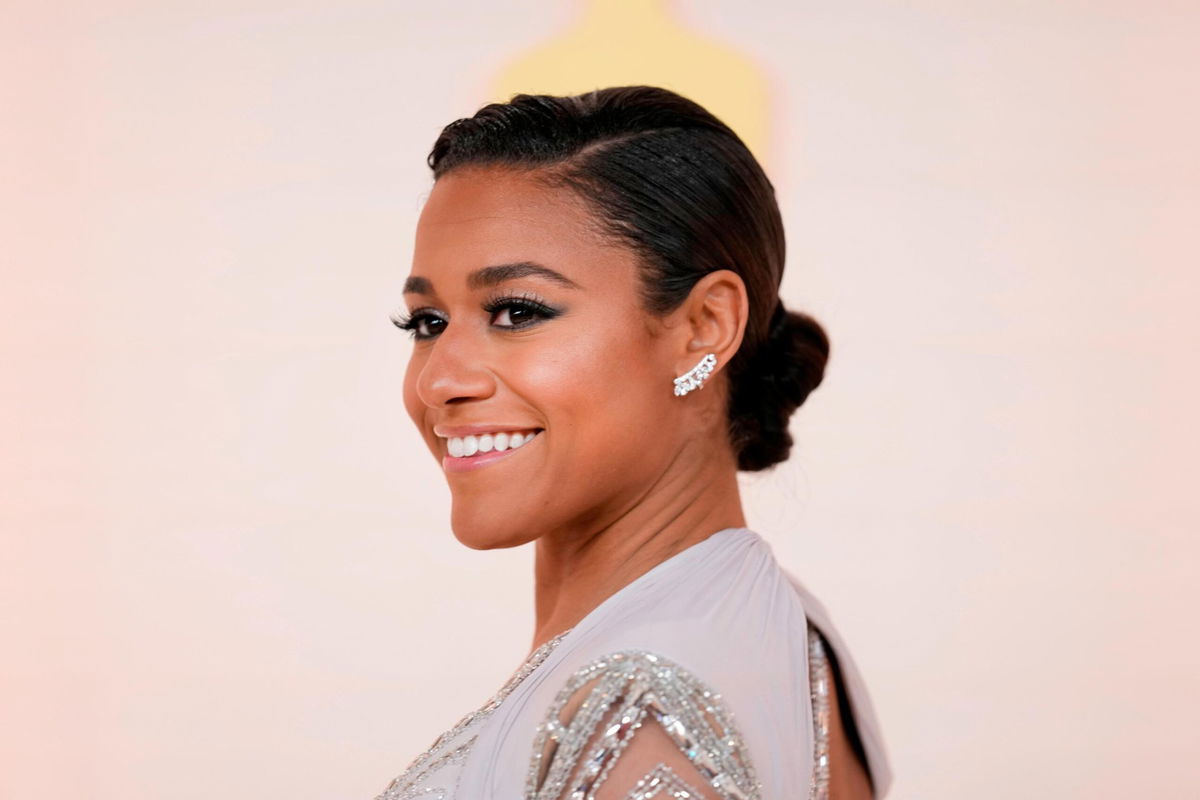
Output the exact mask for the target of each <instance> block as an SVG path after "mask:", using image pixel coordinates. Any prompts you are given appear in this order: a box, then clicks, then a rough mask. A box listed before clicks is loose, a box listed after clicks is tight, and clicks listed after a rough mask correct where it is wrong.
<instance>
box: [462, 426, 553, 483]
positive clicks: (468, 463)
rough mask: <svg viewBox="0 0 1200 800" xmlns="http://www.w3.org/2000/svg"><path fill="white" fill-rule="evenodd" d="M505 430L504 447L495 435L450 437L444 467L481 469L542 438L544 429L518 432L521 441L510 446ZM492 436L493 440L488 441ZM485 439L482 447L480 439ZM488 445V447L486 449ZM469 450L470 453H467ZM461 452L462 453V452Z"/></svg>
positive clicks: (502, 435)
mask: <svg viewBox="0 0 1200 800" xmlns="http://www.w3.org/2000/svg"><path fill="white" fill-rule="evenodd" d="M505 435H506V434H505V433H504V432H500V433H499V437H501V442H502V443H504V444H505V445H506V446H505V447H503V448H497V447H496V441H495V435H493V434H487V433H485V434H482V435H480V436H478V437H476V436H473V435H471V434H468V435H467V436H465V437H461V438H459V437H450V438H449V439H448V440H447V449H448V451H449V452H448V453H447V454H446V455H445V456H443V457H442V468H443V469H444V470H445V471H446V472H466V471H469V470H474V469H480V468H482V467H485V466H488V465H490V464H493V463H495V462H497V461H501V460H503V459H506V458H511V457H513V456H514V455H515V454H516V453H517V451H518V450H524V449H526V448H527V447H528V446H529V445H530V443H533V442H535V441H536V440H537V439H539V438H541V436H542V431H541V429H540V428H535V429H533V430H532V431H530V432H529V433H528V434H521V433H518V434H517V435H518V436H519V437H520V439H519V441H520V442H521V443H520V444H518V445H517V446H516V447H512V446H508V444H507V442H504V440H503V437H504V436H505ZM488 438H491V439H492V441H490V442H489V441H487V439H488ZM481 439H482V440H484V447H480V441H479V440H481ZM485 447H486V449H484V448H485ZM451 448H453V449H451ZM467 451H469V452H470V454H469V455H468V454H467ZM460 453H461V454H460Z"/></svg>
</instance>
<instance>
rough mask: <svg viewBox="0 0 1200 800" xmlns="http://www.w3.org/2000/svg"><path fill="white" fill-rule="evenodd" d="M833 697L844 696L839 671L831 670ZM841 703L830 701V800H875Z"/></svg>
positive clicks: (831, 694) (831, 693)
mask: <svg viewBox="0 0 1200 800" xmlns="http://www.w3.org/2000/svg"><path fill="white" fill-rule="evenodd" d="M829 672H830V683H831V684H832V685H831V687H830V688H831V690H832V691H831V692H830V696H831V700H832V699H833V698H839V697H842V696H843V695H844V690H843V688H842V686H841V685H840V682H839V679H838V675H837V670H835V669H830V671H829ZM841 706H842V703H841V702H837V701H834V702H830V704H829V800H872V798H873V797H874V795H873V793H872V790H871V779H870V778H869V777H868V775H867V769H866V766H865V765H864V764H863V762H862V759H861V757H860V756H859V753H858V751H857V750H856V748H855V747H854V745H853V744H852V743H851V736H850V733H849V732H848V731H847V730H846V725H845V721H844V720H843V719H842V709H841Z"/></svg>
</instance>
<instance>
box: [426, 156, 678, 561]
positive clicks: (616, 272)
mask: <svg viewBox="0 0 1200 800" xmlns="http://www.w3.org/2000/svg"><path fill="white" fill-rule="evenodd" d="M639 281H640V278H639V273H638V261H637V257H636V256H635V255H634V253H633V252H632V251H630V250H629V249H627V248H625V247H622V246H619V245H616V244H613V243H611V242H605V241H604V240H603V239H601V238H600V236H599V235H598V234H597V233H596V232H595V227H594V222H593V220H592V217H591V216H590V212H589V211H588V209H587V208H586V207H585V206H584V205H583V203H582V201H581V200H580V199H579V198H577V197H576V196H575V195H573V194H572V193H571V192H569V191H568V190H565V189H549V188H546V187H544V186H542V185H541V184H539V183H538V182H537V181H536V180H534V179H533V178H532V177H531V176H530V175H529V174H522V173H520V172H517V171H513V170H506V169H503V168H490V167H489V168H478V167H468V168H460V169H458V170H455V171H453V172H451V173H448V174H446V175H444V176H443V177H442V178H440V179H439V180H438V181H437V183H436V184H435V185H434V187H433V190H432V191H431V193H430V195H429V198H428V200H427V201H426V203H425V206H424V209H423V210H422V212H421V217H420V221H419V222H418V225H417V233H416V245H415V251H414V256H413V267H412V272H411V274H410V276H409V279H408V283H407V286H406V293H405V300H406V304H407V306H408V310H409V325H410V329H411V331H412V333H413V334H414V336H415V341H414V344H413V349H412V355H411V358H410V360H409V363H408V369H407V372H406V374H405V381H404V403H405V407H406V409H407V411H408V413H409V415H410V416H411V417H412V420H413V422H414V423H416V425H417V428H418V430H419V431H420V433H421V435H422V437H423V438H424V440H425V442H426V444H427V445H428V447H429V449H430V450H431V451H432V453H433V455H434V456H435V458H436V459H437V461H438V464H439V466H440V467H441V468H442V469H443V470H444V472H445V475H446V479H447V481H448V483H449V486H450V490H451V494H452V496H453V509H452V513H451V525H452V527H453V529H454V533H455V536H456V537H457V538H458V539H459V540H460V541H462V542H463V543H464V544H466V545H468V546H470V547H474V548H478V549H488V548H494V547H511V546H515V545H519V544H523V543H526V542H530V541H533V540H535V539H537V538H539V537H541V536H543V535H545V534H547V533H554V534H556V535H570V534H571V533H572V532H575V531H579V532H586V531H588V530H592V529H594V528H597V527H600V526H603V525H604V524H606V522H608V521H611V520H612V519H615V518H617V517H618V516H620V515H621V514H622V513H623V512H624V511H626V510H628V509H629V508H631V507H633V506H634V505H636V504H637V503H638V502H639V500H640V499H641V498H642V497H643V496H644V495H645V494H646V492H647V491H648V490H649V488H650V487H651V486H652V485H653V484H654V482H655V480H656V478H658V477H660V476H661V475H663V474H664V472H665V471H666V470H667V467H668V464H669V463H670V462H671V460H672V458H673V457H674V456H675V455H676V453H677V452H678V450H679V447H680V446H681V444H680V443H681V442H682V441H683V433H684V426H685V425H686V422H685V421H684V419H683V415H682V414H680V413H679V407H678V403H679V400H678V398H676V397H675V396H674V392H673V384H672V378H673V377H674V376H675V374H676V364H677V362H678V358H679V341H680V337H679V335H664V333H665V332H667V331H668V330H669V329H670V328H671V327H672V326H673V324H674V322H673V319H672V317H671V316H670V315H668V316H667V317H664V318H662V319H657V318H655V317H653V316H651V315H650V314H648V313H647V312H646V311H644V310H643V309H642V307H641V304H640V301H639V294H638V287H639ZM514 432H515V433H519V434H521V439H520V440H519V441H522V442H523V443H522V444H521V445H520V446H519V447H518V448H516V449H512V448H511V447H510V448H508V449H506V450H503V451H497V449H496V445H497V441H496V437H487V438H482V437H481V434H485V433H514ZM534 432H536V435H534V436H533V438H532V439H530V440H528V441H525V435H528V434H530V433H534ZM466 434H474V435H475V436H476V439H474V440H472V439H470V438H466ZM448 436H452V437H454V438H447V437H448ZM505 438H506V437H503V438H501V439H500V442H499V443H500V444H508V443H509V442H507V441H505ZM460 440H461V441H460ZM489 447H490V448H491V450H490V452H487V453H482V454H480V453H479V452H475V454H474V455H467V456H463V457H460V455H461V454H464V453H471V452H472V451H473V449H475V448H480V449H487V448H489ZM452 449H453V452H454V455H451V450H452Z"/></svg>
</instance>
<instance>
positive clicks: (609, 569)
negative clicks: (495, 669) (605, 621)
mask: <svg viewBox="0 0 1200 800" xmlns="http://www.w3.org/2000/svg"><path fill="white" fill-rule="evenodd" d="M684 463H686V464H689V465H691V467H690V468H688V469H683V468H680V467H678V465H680V464H684ZM672 467H673V468H672V469H668V470H667V471H666V473H665V474H664V475H663V476H662V477H661V478H660V479H659V480H658V481H657V482H656V483H655V485H654V486H652V487H651V488H650V490H649V491H648V492H647V493H646V494H645V495H644V496H643V497H641V498H640V499H639V500H638V501H637V502H636V503H634V504H633V505H632V506H631V507H630V508H628V509H626V510H623V511H621V512H620V513H619V514H616V515H615V516H614V517H613V518H611V519H608V520H606V521H605V522H604V523H603V524H601V525H598V526H597V525H592V526H580V527H579V528H576V529H572V530H563V531H556V532H555V533H554V534H553V535H546V536H543V537H541V538H539V539H538V540H537V543H536V551H535V556H534V579H535V583H534V608H535V613H536V623H535V626H534V637H533V648H534V649H536V648H537V647H539V646H541V645H542V644H543V643H545V642H546V641H548V640H549V639H551V638H553V637H554V636H556V635H557V634H559V633H562V632H563V631H565V630H567V629H568V628H571V627H573V626H574V625H575V624H576V623H577V622H579V621H580V620H581V619H583V618H584V617H585V616H587V615H588V613H589V612H591V611H592V609H594V608H596V606H598V605H600V603H602V602H603V601H604V600H605V599H606V598H608V597H610V596H611V595H613V594H615V593H616V592H617V591H619V590H620V589H622V588H624V587H625V586H628V585H629V584H630V583H631V582H633V581H634V580H635V579H636V578H638V577H640V576H641V575H643V574H645V573H646V572H648V571H650V570H651V569H653V568H654V567H656V566H657V565H659V564H661V563H662V562H664V561H666V560H667V559H669V558H671V557H672V556H674V555H676V554H677V553H680V552H682V551H683V550H686V549H687V548H689V547H691V546H692V545H694V544H697V543H699V542H701V541H703V540H704V539H707V538H708V537H709V536H711V535H712V534H714V533H716V532H717V531H719V530H723V529H725V528H740V527H745V525H746V518H745V516H744V514H743V513H742V504H741V496H740V493H739V491H738V484H737V465H736V462H734V461H733V457H732V454H730V453H725V454H724V455H723V456H721V455H719V454H718V455H714V454H706V457H701V458H696V457H695V456H694V455H688V456H687V457H686V458H679V459H676V461H675V462H674V464H673V465H672Z"/></svg>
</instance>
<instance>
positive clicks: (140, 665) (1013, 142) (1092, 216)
mask: <svg viewBox="0 0 1200 800" xmlns="http://www.w3.org/2000/svg"><path fill="white" fill-rule="evenodd" d="M647 8H648V7H647V6H645V4H640V5H639V4H637V3H631V2H628V0H626V2H617V3H611V2H609V3H604V2H603V1H602V2H600V3H599V4H593V6H592V8H591V9H590V10H586V11H585V8H584V4H581V3H568V2H551V1H550V0H523V2H518V3H505V4H500V3H488V2H480V1H478V0H468V2H460V3H453V4H449V3H421V4H418V3H396V2H392V3H388V2H366V1H365V0H341V1H340V2H333V1H332V0H300V1H298V2H297V1H293V2H287V3H284V2H274V1H272V0H239V1H238V2H228V0H210V1H209V2H204V3H201V2H197V1H196V0H188V2H158V3H150V2H120V1H117V2H111V3H106V4H97V3H61V4H45V3H34V2H27V1H26V0H21V1H20V2H15V3H14V2H12V1H11V0H10V2H7V3H6V4H5V8H4V10H5V14H4V15H3V16H4V19H5V23H4V25H3V26H2V27H0V59H2V63H3V65H4V79H3V81H2V83H0V170H2V175H3V184H2V185H3V199H2V202H3V208H2V209H0V211H2V213H0V259H2V261H0V263H2V265H3V279H4V281H3V286H4V289H3V291H2V292H0V319H2V320H3V322H2V323H0V324H2V328H3V336H2V337H0V358H2V359H3V378H2V384H0V385H2V386H3V389H2V391H0V411H2V415H0V449H2V451H3V454H4V457H3V459H2V460H0V470H2V471H0V480H2V485H3V490H2V494H0V497H2V501H0V531H2V532H0V537H2V538H0V625H2V626H3V627H2V628H0V636H2V640H0V641H2V642H3V647H4V652H3V658H2V659H0V720H2V722H0V798H4V799H5V800H7V799H8V798H13V799H14V800H15V799H16V798H34V797H36V798H45V799H46V800H52V799H53V800H57V799H58V798H67V797H76V796H80V795H85V796H88V797H90V798H96V800H108V799H109V798H111V799H112V800H116V799H117V798H121V799H122V800H125V799H127V798H172V800H192V799H195V800H199V799H200V798H204V799H205V800H208V799H209V798H214V797H221V798H231V799H233V798H252V797H281V798H282V797H286V798H289V799H290V800H300V799H301V798H312V799H313V800H317V799H318V798H332V797H339V798H361V799H363V800H368V799H369V798H373V797H374V796H375V795H376V794H377V793H378V792H379V791H381V790H382V789H383V787H384V786H385V785H386V784H387V782H388V781H389V780H390V779H391V778H392V777H394V776H395V775H396V774H398V773H399V772H400V771H401V770H402V769H403V768H404V767H405V766H406V765H407V763H408V762H409V760H410V759H411V758H412V757H413V756H415V755H416V754H417V752H419V751H420V750H423V749H424V748H425V747H426V746H427V745H428V744H429V743H430V742H431V741H432V739H433V738H434V736H436V735H437V734H438V733H440V732H441V731H442V730H443V729H445V728H446V727H448V726H449V725H451V724H452V723H453V722H455V721H456V720H457V719H458V717H459V716H460V715H461V714H463V713H465V712H467V711H469V710H471V709H473V708H475V707H477V706H478V705H479V704H480V703H482V702H483V701H484V700H485V699H486V698H487V697H488V696H489V695H490V694H491V693H492V692H493V691H494V690H495V689H496V688H498V686H499V685H500V683H501V682H503V680H504V679H505V678H507V677H508V675H509V673H510V671H511V670H512V668H513V667H515V666H516V664H517V663H518V662H519V661H520V660H521V659H522V658H523V657H524V655H525V653H526V652H527V648H528V644H529V641H530V637H531V635H532V627H531V621H532V607H531V600H532V597H531V591H530V586H531V580H530V578H531V575H530V567H531V564H530V556H531V553H530V551H529V550H528V549H520V550H516V551H508V552H491V553H479V552H473V551H469V550H467V549H465V548H464V547H462V546H460V545H459V544H457V542H456V541H455V540H454V539H453V537H452V535H451V534H450V532H449V528H448V521H447V520H448V507H449V506H448V495H447V492H446V489H445V486H444V482H443V480H442V478H441V476H440V472H439V470H438V467H437V465H436V464H435V462H434V461H433V459H432V458H431V457H430V456H429V454H428V453H427V452H426V451H425V450H424V447H423V445H422V443H421V441H420V440H419V438H418V437H417V435H416V433H415V432H414V431H412V430H410V423H409V420H408V418H407V416H406V415H405V413H404V410H403V407H402V404H401V380H402V375H403V369H404V364H405V361H406V359H407V356H408V347H409V345H408V344H407V340H406V339H405V337H404V335H403V334H402V333H401V332H400V331H397V330H395V329H394V328H393V327H392V326H391V325H390V324H389V322H388V320H387V314H388V312H389V311H390V310H392V308H394V307H395V306H397V305H399V304H400V302H401V297H400V287H401V282H402V280H403V278H404V276H405V275H406V274H407V271H408V268H409V264H408V259H409V257H410V255H411V246H412V232H413V226H414V224H415V221H416V216H417V214H418V212H419V210H420V206H421V203H422V202H423V199H424V196H425V194H426V192H427V191H428V189H429V186H430V179H429V175H428V168H427V167H426V166H425V163H424V159H425V156H426V154H427V153H428V151H429V148H430V146H431V145H432V143H433V141H434V139H435V137H436V135H437V133H438V131H439V130H440V128H441V126H443V125H444V124H446V123H448V122H450V121H451V120H453V119H455V118H458V117H461V116H467V115H470V114H471V113H473V112H474V111H475V110H476V109H477V108H478V106H479V105H481V104H482V103H484V102H487V101H488V100H490V99H495V97H494V95H495V94H496V93H497V92H501V91H516V90H519V89H520V88H521V87H522V86H523V83H522V82H524V81H534V80H537V79H538V76H539V72H538V71H537V69H536V67H537V65H538V64H539V63H549V64H555V63H557V64H560V65H563V64H570V65H574V66H578V67H579V72H578V74H576V73H574V72H571V73H570V74H569V75H568V74H566V73H565V72H564V73H563V74H562V75H559V74H557V73H556V74H555V75H553V76H551V75H549V74H547V73H546V72H545V71H544V70H543V71H542V73H540V74H542V75H545V76H546V77H547V79H549V78H551V77H553V78H555V79H558V78H562V79H563V80H572V81H574V80H587V79H588V76H589V75H596V74H599V77H596V78H595V81H596V82H597V85H601V84H605V83H616V82H643V81H642V80H641V79H638V78H634V79H633V80H627V78H626V76H628V75H635V76H640V75H646V76H653V77H647V79H646V80H645V81H644V82H655V81H658V82H662V83H665V84H667V85H670V86H671V88H676V89H678V90H680V91H684V92H685V93H690V94H691V95H692V96H694V97H695V98H696V99H697V100H699V101H701V102H711V103H712V107H713V108H714V110H717V111H718V113H728V114H729V115H730V118H731V119H734V118H736V124H737V125H739V126H740V128H739V129H741V130H743V131H745V132H746V136H747V139H748V141H751V142H752V144H753V145H754V147H755V149H756V152H757V153H759V155H760V157H762V158H763V159H764V164H766V166H767V169H768V172H769V174H770V175H771V177H772V179H773V180H774V181H775V183H776V186H777V188H778V191H779V194H780V198H781V203H782V206H783V210H784V214H785V219H786V223H787V226H788V235H789V266H788V275H787V278H786V280H785V286H784V297H785V299H786V301H787V302H788V304H789V305H791V306H795V307H798V308H803V309H806V310H809V311H810V312H812V313H813V314H815V315H816V316H817V317H818V319H820V320H821V321H822V322H823V323H824V324H825V325H826V327H827V329H828V330H829V332H830V335H831V337H832V340H833V354H832V360H831V362H830V367H829V371H828V373H827V377H826V382H825V383H824V384H823V385H822V387H821V388H820V389H819V390H818V391H817V392H816V393H815V394H814V395H813V396H812V397H811V398H810V400H809V402H808V403H807V404H806V405H805V406H804V407H803V408H802V409H801V410H800V411H799V412H798V414H797V416H796V418H795V422H794V426H793V430H794V433H795V436H796V439H797V447H796V450H795V452H794V456H793V458H792V459H791V461H790V462H789V463H787V464H786V465H784V466H782V467H780V468H779V469H777V470H776V471H775V472H773V473H771V474H767V475H760V476H747V477H746V478H745V480H744V486H745V500H746V504H747V512H748V516H749V519H750V524H751V526H752V527H754V528H756V529H757V530H758V531H760V532H761V533H762V534H763V535H764V536H766V537H767V538H768V539H769V540H770V541H771V542H772V543H773V545H774V546H775V548H776V552H777V554H778V555H779V557H780V559H781V561H783V563H784V564H785V565H786V566H787V567H788V568H789V569H791V570H792V571H793V572H795V573H796V574H797V575H799V576H800V577H801V578H802V580H804V582H805V583H806V584H807V585H808V586H809V587H810V588H812V589H813V590H814V591H815V592H817V594H818V595H819V596H820V597H822V598H823V599H824V601H825V603H826V605H827V606H828V607H829V608H830V610H831V611H832V613H833V615H834V618H835V620H836V621H837V622H838V625H839V628H840V629H841V631H842V633H843V634H844V635H845V637H846V639H847V640H848V642H849V644H850V645H851V647H852V649H853V652H854V654H855V656H856V658H857V660H858V663H859V666H860V668H861V669H862V671H863V672H864V674H865V676H866V678H867V681H868V683H869V685H870V687H871V689H872V691H873V695H874V698H875V702H876V705H877V707H878V710H879V713H880V716H881V719H882V722H883V725H884V732H885V735H886V739H887V745H888V748H889V750H890V753H891V757H892V759H893V762H894V767H895V771H896V784H895V790H894V793H893V794H892V795H891V796H892V797H895V798H962V797H971V798H997V800H998V799H999V798H1010V797H1014V796H1015V797H1022V798H1064V797H1070V798H1089V800H1099V799H1101V798H1126V797H1155V798H1194V797H1197V796H1200V764H1198V761H1200V758H1198V757H1200V748H1198V745H1200V734H1198V733H1197V725H1196V712H1197V702H1196V701H1197V698H1198V697H1200V645H1198V644H1197V641H1196V623H1195V614H1196V609H1197V607H1198V606H1200V603H1198V601H1200V597H1198V591H1197V588H1196V582H1197V579H1198V578H1200V575H1198V574H1197V573H1198V570H1197V557H1198V556H1200V543H1198V542H1197V538H1196V530H1197V522H1198V521H1200V507H1198V506H1200V501H1198V499H1197V495H1198V491H1197V488H1196V483H1197V478H1198V477H1200V476H1198V471H1197V468H1196V454H1197V452H1198V451H1200V435H1198V433H1197V430H1198V428H1197V426H1196V424H1195V422H1194V420H1193V417H1194V415H1195V410H1196V408H1197V407H1198V406H1200V391H1198V388H1200V381H1198V379H1197V376H1196V369H1197V366H1198V364H1200V358H1198V355H1200V353H1198V352H1197V351H1198V350H1200V347H1198V343H1200V324H1198V323H1197V313H1196V308H1197V300H1198V298H1197V294H1198V292H1197V288H1200V278H1198V277H1197V266H1198V265H1200V261H1198V259H1197V256H1198V255H1200V246H1198V239H1200V236H1198V234H1197V228H1198V225H1197V221H1198V219H1200V213H1198V212H1200V161H1198V158H1197V151H1196V142H1197V141H1200V112H1198V109H1200V102H1198V100H1200V98H1198V97H1197V94H1198V90H1197V86H1198V85H1200V81H1198V77H1200V75H1198V73H1200V70H1198V66H1200V58H1198V56H1197V50H1196V42H1197V41H1200V6H1197V5H1196V4H1195V3H1184V2H1179V3H1170V2H1136V3H1135V2H1131V1H1129V0H1127V1H1126V2H1098V3H1097V2H1089V3H1084V2H1049V3H1024V2H999V0H971V1H970V2H951V1H950V0H926V1H925V2H918V1H917V0H909V1H908V2H870V1H869V0H848V2H841V3H825V4H801V3H784V2H777V3H766V2H757V3H756V2H751V3H745V2H734V0H691V1H688V2H683V1H682V0H681V1H680V2H674V3H656V4H654V8H651V9H650V10H647ZM592 13H595V14H601V16H597V17H586V14H592ZM604 14H609V15H610V17H604ZM650 14H654V15H656V16H655V20H656V21H655V23H654V24H655V25H656V26H657V27H649V23H647V27H642V26H638V27H637V28H636V30H637V31H640V32H645V31H651V32H654V33H655V35H656V36H658V39H653V38H652V37H651V38H650V39H649V41H650V42H651V45H650V46H647V44H646V41H647V37H646V36H643V37H641V38H640V39H639V40H638V41H632V42H623V43H622V44H621V46H620V47H612V48H606V47H605V43H606V41H607V40H605V39H604V38H603V35H604V34H603V32H604V31H606V30H607V31H609V35H611V31H612V30H613V29H614V28H613V27H612V25H611V24H610V23H611V20H612V19H620V18H621V15H626V16H627V17H629V18H637V19H642V18H647V15H650ZM611 15H615V16H611ZM586 20H590V22H587V24H586V25H585V21H586ZM605 20H608V21H607V22H606V21H605ZM587 25H592V26H593V28H588V27H587ZM605 25H608V27H607V28H606V27H605ZM616 29H618V30H619V29H620V26H617V28H616ZM588 30H592V31H593V33H595V32H596V31H599V32H600V33H595V36H593V38H591V39H589V38H588V36H589V34H587V31H588ZM627 30H628V28H627ZM581 31H583V33H581ZM670 31H673V32H674V33H670ZM572 36H574V37H575V38H574V39H571V38H570V37H572ZM596 37H599V38H596ZM670 37H674V38H670ZM634 38H635V39H636V38H637V37H634ZM668 38H670V42H669V46H668ZM564 40H569V41H574V42H575V45H576V49H573V50H572V49H568V50H565V51H564V50H563V49H562V48H561V43H562V42H563V41H564ZM653 41H662V42H663V43H664V44H663V46H662V48H661V50H659V49H655V47H653ZM647 47H649V49H647ZM693 47H695V48H700V50H698V51H696V52H700V51H702V50H704V48H708V50H709V51H710V52H715V51H716V50H721V52H723V53H724V55H723V56H722V57H721V58H722V59H724V60H720V59H717V60H714V61H713V62H712V64H716V65H723V66H719V67H718V66H713V67H710V68H709V69H708V70H707V71H706V72H703V73H698V72H696V71H695V70H685V69H680V68H678V64H677V62H676V60H675V59H674V54H676V53H678V52H682V51H681V50H680V49H679V48H683V49H684V50H688V51H689V52H691V49H692V48H693ZM639 48H640V49H639ZM573 53H578V54H579V55H578V63H576V57H575V56H573V55H572V54H573ZM597 53H599V54H600V56H597ZM605 53H608V63H607V64H606V63H604V60H603V56H604V54H605ZM539 59H541V61H539ZM598 59H599V60H598ZM530 64H533V65H534V67H535V68H534V69H531V68H530V66H529V65H530ZM585 68H586V69H585ZM588 70H592V71H591V72H589V71H588ZM531 76H532V77H531ZM610 76H611V80H610V79H608V78H609V77H610ZM530 88H531V89H534V90H543V89H544V87H541V86H531V87H530ZM586 88H592V87H589V86H581V87H578V89H577V90H583V89H586ZM739 98H740V99H742V100H745V102H744V103H742V104H741V105H739V104H738V102H737V101H738V100H739ZM514 491H519V489H518V488H517V487H514Z"/></svg>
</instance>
